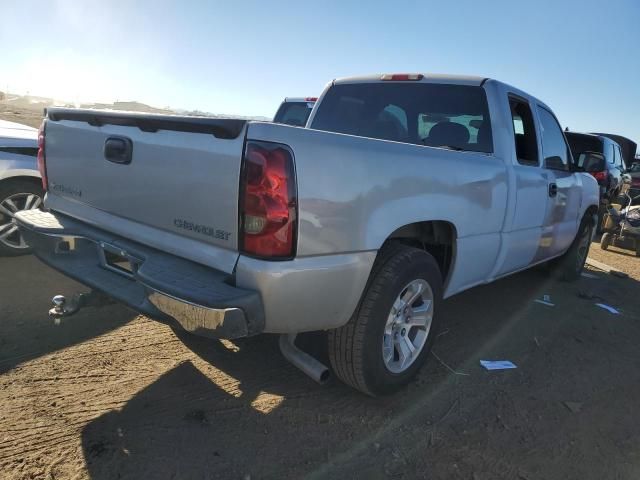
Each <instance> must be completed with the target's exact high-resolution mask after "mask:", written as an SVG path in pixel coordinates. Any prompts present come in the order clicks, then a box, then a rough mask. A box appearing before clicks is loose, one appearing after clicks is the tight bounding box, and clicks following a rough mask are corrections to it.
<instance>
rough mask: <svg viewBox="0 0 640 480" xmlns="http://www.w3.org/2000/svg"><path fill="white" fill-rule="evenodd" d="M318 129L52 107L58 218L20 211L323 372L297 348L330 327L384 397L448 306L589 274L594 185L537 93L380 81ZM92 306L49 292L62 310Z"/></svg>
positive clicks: (354, 87) (122, 288)
mask: <svg viewBox="0 0 640 480" xmlns="http://www.w3.org/2000/svg"><path fill="white" fill-rule="evenodd" d="M490 112H491V114H490ZM307 123H308V125H309V127H310V128H293V127H291V126H289V125H279V124H276V123H267V122H247V121H244V120H231V119H210V118H189V117H175V116H171V117H164V116H156V115H148V114H130V113H119V112H108V111H104V112H100V111H82V110H73V109H59V108H51V109H49V111H48V115H47V119H46V121H45V123H44V125H43V130H44V131H45V133H46V135H45V137H44V138H45V142H43V146H42V151H41V156H42V158H43V159H44V160H45V166H46V169H45V170H44V171H45V172H46V174H47V178H45V184H47V185H48V186H49V189H48V193H47V199H46V204H47V207H48V208H49V209H50V212H21V213H19V214H18V215H17V219H18V223H19V224H20V227H21V229H22V231H23V232H24V235H25V236H26V237H27V241H28V242H29V244H30V245H33V247H34V250H35V252H36V255H38V257H39V258H40V259H41V260H43V261H44V262H45V263H47V264H49V265H50V266H52V267H53V268H55V269H57V270H59V271H61V272H63V273H65V274H66V275H68V276H70V277H72V278H75V279H76V280H78V281H80V282H82V283H84V284H86V285H88V286H89V287H91V288H94V289H96V290H97V291H99V292H102V295H103V294H107V295H108V296H110V297H112V298H114V299H116V300H117V301H120V302H122V303H125V304H127V305H129V306H130V307H132V308H134V309H136V310H137V311H139V312H142V313H144V314H146V315H148V316H149V317H151V318H155V319H158V320H161V321H166V322H170V323H175V324H176V325H180V326H182V327H183V328H184V329H186V330H188V331H190V332H193V333H196V334H200V335H204V336H209V337H217V338H220V337H222V338H237V337H243V336H248V335H255V334H259V333H262V332H270V333H279V334H283V335H282V336H281V349H282V352H283V354H284V355H285V356H286V357H287V358H288V359H289V360H290V361H292V362H293V363H294V364H295V365H296V366H298V367H299V368H301V369H302V370H303V371H305V372H306V373H308V374H309V375H311V376H312V377H313V378H315V379H316V380H319V381H321V380H324V379H325V378H326V375H327V374H328V370H327V369H326V368H325V367H324V366H323V365H322V364H320V363H319V362H318V361H317V360H315V359H313V358H312V357H310V356H309V355H307V354H305V353H304V352H301V351H300V350H298V349H297V347H296V346H295V344H294V340H295V336H296V334H298V333H300V332H307V331H317V330H328V346H329V358H330V361H331V364H332V366H333V370H334V371H335V373H336V374H337V375H338V377H339V378H340V379H341V380H343V381H344V382H345V383H347V384H349V385H351V386H353V387H354V388H357V389H358V390H360V391H362V392H364V393H367V394H370V395H378V394H383V393H389V392H393V391H396V390H398V389H399V388H400V387H402V386H403V385H405V384H406V383H407V382H409V381H410V380H411V379H412V378H413V376H414V375H415V374H416V372H417V370H418V369H419V368H420V365H421V364H422V363H423V362H424V361H425V360H426V358H427V356H428V353H429V350H430V348H431V346H432V344H433V342H434V340H435V338H436V337H437V334H438V325H439V324H438V321H439V316H438V315H439V310H440V306H441V301H442V299H443V298H446V297H450V296H452V295H454V294H456V293H459V292H462V291H464V290H466V289H468V288H471V287H473V286H475V285H479V284H485V283H489V282H492V281H494V280H496V279H497V278H501V277H504V276H506V275H510V274H512V273H515V272H518V271H520V270H524V269H526V268H529V267H531V266H533V265H537V264H541V263H544V262H548V263H549V264H550V265H551V266H552V270H553V271H554V272H555V273H556V275H558V276H559V277H560V278H562V279H565V280H575V279H578V278H579V277H580V273H581V271H582V268H583V266H584V262H585V260H586V257H587V253H588V250H589V245H590V243H591V237H592V228H593V225H594V220H595V216H596V214H597V211H598V203H599V192H598V185H597V182H596V180H595V179H594V178H593V177H592V176H591V175H589V174H586V173H582V172H581V171H580V169H579V168H578V167H577V166H576V165H574V164H573V163H572V157H571V153H570V151H569V147H568V145H567V142H566V139H565V137H564V135H563V132H562V129H561V127H560V124H559V123H558V121H557V119H556V117H555V116H554V114H553V113H552V111H551V109H550V108H549V107H548V106H546V105H545V104H544V103H542V102H541V101H540V100H538V99H536V98H534V97H532V96H530V95H528V94H527V93H525V92H523V91H521V90H518V89H516V88H514V87H512V86H509V85H506V84H504V83H501V82H499V81H496V80H491V79H487V78H480V77H462V76H445V75H422V74H393V75H375V76H367V77H358V78H346V79H341V80H335V81H333V82H331V83H330V84H329V85H328V86H327V88H326V89H325V91H324V93H323V94H322V96H321V97H320V99H319V100H318V104H317V105H316V106H315V108H314V109H313V113H312V115H311V117H310V118H309V121H308V122H307ZM157 132H162V133H161V134H159V133H157ZM159 166H161V167H159ZM185 192H189V195H185ZM212 206H215V208H212ZM81 298H85V300H82V299H81ZM90 298H91V299H92V300H91V302H90V301H89V300H88V299H86V297H79V298H78V299H76V300H74V301H73V302H69V303H67V300H66V299H65V298H63V297H59V296H58V297H55V298H54V305H55V306H54V309H53V311H52V313H53V314H54V315H55V316H65V315H68V314H70V313H74V312H75V311H77V309H78V308H79V307H80V306H82V305H83V304H86V303H94V304H95V301H96V300H95V299H96V298H100V297H96V296H93V297H90Z"/></svg>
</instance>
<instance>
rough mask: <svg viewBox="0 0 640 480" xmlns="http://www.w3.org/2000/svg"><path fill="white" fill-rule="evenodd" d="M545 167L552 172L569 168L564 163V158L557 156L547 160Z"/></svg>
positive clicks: (545, 160)
mask: <svg viewBox="0 0 640 480" xmlns="http://www.w3.org/2000/svg"><path fill="white" fill-rule="evenodd" d="M544 166H545V168H549V169H551V170H566V169H567V166H566V165H565V164H564V162H563V161H562V158H560V157H559V156H557V155H554V156H553V157H547V158H545V159H544Z"/></svg>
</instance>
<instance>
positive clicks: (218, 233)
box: [173, 218, 231, 241]
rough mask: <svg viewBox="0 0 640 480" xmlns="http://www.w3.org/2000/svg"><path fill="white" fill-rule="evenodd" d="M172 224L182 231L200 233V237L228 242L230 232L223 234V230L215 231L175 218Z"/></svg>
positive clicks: (211, 228) (205, 226)
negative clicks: (205, 236)
mask: <svg viewBox="0 0 640 480" xmlns="http://www.w3.org/2000/svg"><path fill="white" fill-rule="evenodd" d="M173 224H174V225H175V226H176V227H178V228H182V229H183V230H191V231H192V232H196V233H201V234H202V235H207V236H209V237H213V238H218V239H220V240H227V241H228V240H229V237H230V236H231V232H225V231H224V230H220V229H215V228H213V227H209V226H207V225H200V224H197V223H193V222H189V221H188V220H182V219H180V218H176V219H175V220H174V221H173Z"/></svg>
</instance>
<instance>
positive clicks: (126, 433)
mask: <svg viewBox="0 0 640 480" xmlns="http://www.w3.org/2000/svg"><path fill="white" fill-rule="evenodd" d="M594 246H595V247H596V248H593V249H592V257H593V258H596V259H598V260H600V261H603V262H605V263H608V264H609V265H612V266H617V267H618V268H620V269H622V270H624V271H626V272H627V273H629V274H630V275H631V278H628V279H621V278H615V277H612V276H610V275H608V274H604V273H602V272H598V271H595V270H590V271H589V273H592V274H594V275H595V276H596V278H582V279H581V280H580V281H579V282H577V283H575V284H563V283H556V282H554V281H550V280H549V278H548V276H547V275H546V273H545V272H543V271H541V270H532V271H528V272H524V273H521V274H518V275H515V276H512V277H510V278H507V279H504V280H501V281H499V282H496V283H494V284H491V285H487V286H483V287H478V288H475V289H472V290H470V291H468V292H465V293H463V294H460V295H458V296H456V297H454V298H452V299H450V300H448V301H446V302H445V303H444V305H443V308H442V309H441V311H440V312H439V313H440V315H441V316H442V320H443V324H444V325H443V329H442V331H441V334H440V337H439V338H438V339H437V342H436V344H435V347H434V352H435V355H437V358H436V357H435V356H433V357H431V358H430V359H429V362H428V363H427V365H426V366H425V367H424V368H423V369H422V371H421V373H420V375H419V377H418V379H417V381H416V382H415V383H413V384H412V385H411V386H410V387H408V388H407V389H406V390H404V391H402V392H400V393H399V394H397V395H395V396H392V397H387V398H379V399H372V398H368V397H365V396H363V395H361V394H359V393H357V392H355V391H353V390H351V389H349V388H347V387H346V386H344V385H342V384H341V383H339V382H338V381H335V380H334V381H332V382H330V384H329V385H328V386H318V385H316V384H315V383H314V382H313V381H312V380H310V379H309V378H307V377H305V376H304V375H303V374H302V373H301V372H299V371H298V370H296V369H295V368H294V367H293V366H291V365H289V364H288V363H287V362H286V361H285V360H284V359H283V358H282V357H281V355H280V353H279V351H278V347H277V338H276V337H275V336H267V335H265V336H260V337H255V338H251V339H246V340H243V341H237V342H233V343H232V342H217V341H211V340H206V339H200V338H196V337H192V336H190V335H188V334H181V335H179V336H176V334H175V333H174V332H173V331H172V330H171V329H170V328H168V327H166V326H165V325H162V324H159V323H156V322H154V321H151V320H148V319H146V318H144V317H141V316H137V315H136V314H134V313H132V312H131V311H129V310H127V309H126V308H124V307H121V306H117V305H114V306H110V307H106V308H103V309H101V310H96V309H85V310H84V311H82V312H80V313H79V314H78V315H76V316H75V317H71V318H69V319H66V320H64V321H63V322H62V323H61V324H60V325H55V324H54V323H53V322H52V321H51V320H49V319H48V317H47V310H48V308H49V299H50V298H51V296H52V295H53V294H55V293H67V294H69V293H71V292H73V291H76V290H77V289H82V288H81V287H79V286H78V285H76V284H74V282H72V281H70V280H67V279H66V278H64V277H62V276H60V275H59V274H57V273H55V272H54V271H52V270H50V269H49V268H47V267H45V266H44V265H42V264H40V263H39V262H38V261H37V260H36V259H35V258H33V257H31V256H28V257H21V258H2V259H0V265H1V266H2V272H3V275H2V277H1V278H0V292H1V296H0V405H2V409H1V410H0V478H2V479H14V478H16V479H17V478H20V479H22V478H38V479H47V480H51V479H67V478H78V479H82V478H93V479H115V478H127V479H128V478H131V479H142V478H161V479H164V478H167V479H182V478H194V479H209V478H238V479H246V478H251V479H258V478H274V479H280V478H300V477H309V478H372V479H375V478H429V479H440V478H443V479H445V478H446V479H471V480H479V479H525V480H533V479H581V480H583V479H598V480H600V479H605V478H606V479H637V478H640V448H639V447H638V446H639V445H640V415H639V414H638V412H637V405H638V404H639V403H640V369H639V368H638V366H639V365H640V350H639V348H638V345H639V344H640V302H639V301H638V297H639V296H640V284H639V283H638V282H639V281H640V259H637V258H635V257H632V256H628V255H625V254H624V253H622V252H621V251H615V252H602V251H600V250H599V249H598V248H597V245H594ZM545 294H548V295H550V296H551V301H552V302H553V303H555V307H548V306H545V305H541V304H539V303H535V302H533V300H534V299H536V298H541V297H542V296H543V295H545ZM579 294H582V296H583V297H584V296H585V294H587V295H586V296H588V294H593V295H597V296H599V297H602V301H604V302H605V303H607V304H609V305H612V306H614V307H616V308H619V309H620V310H621V312H622V314H621V315H613V314H610V313H608V312H606V311H605V310H602V309H600V308H598V307H596V306H595V305H594V301H595V300H594V299H584V298H581V296H579ZM322 340H323V339H322V337H321V336H319V337H318V336H316V337H311V338H307V341H308V342H309V343H312V344H314V345H315V346H316V347H317V348H320V347H318V346H319V345H322ZM480 359H508V360H511V361H513V362H514V363H515V364H516V365H517V366H518V368H517V369H515V370H507V371H494V372H487V371H484V370H483V369H482V368H481V367H480V365H479V360H480Z"/></svg>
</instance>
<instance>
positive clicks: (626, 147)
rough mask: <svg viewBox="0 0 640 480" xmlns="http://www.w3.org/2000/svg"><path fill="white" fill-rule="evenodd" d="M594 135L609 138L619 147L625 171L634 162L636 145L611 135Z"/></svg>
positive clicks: (624, 138)
mask: <svg viewBox="0 0 640 480" xmlns="http://www.w3.org/2000/svg"><path fill="white" fill-rule="evenodd" d="M594 135H599V136H601V137H607V138H610V139H611V140H613V141H614V142H616V143H617V144H618V145H619V146H620V151H621V152H622V162H623V165H624V167H625V169H626V168H629V167H630V166H631V165H632V164H633V163H634V162H635V155H636V150H637V148H638V145H637V144H636V142H634V141H633V140H631V139H630V138H627V137H623V136H622V135H616V134H613V133H594Z"/></svg>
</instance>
